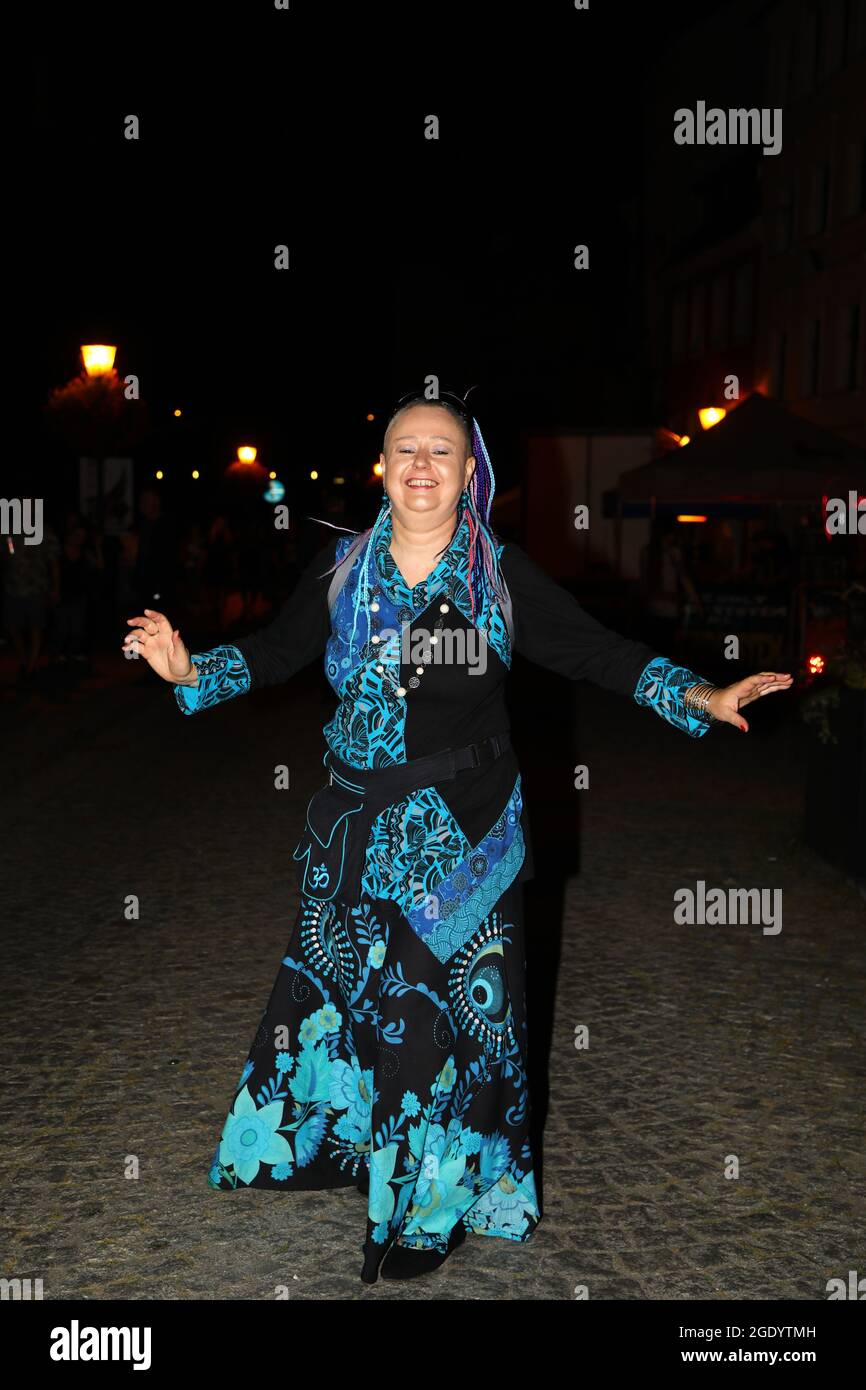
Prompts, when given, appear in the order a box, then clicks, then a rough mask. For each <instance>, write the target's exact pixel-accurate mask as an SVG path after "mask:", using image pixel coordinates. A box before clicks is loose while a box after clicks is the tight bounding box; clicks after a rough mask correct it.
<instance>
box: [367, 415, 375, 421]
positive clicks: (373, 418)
mask: <svg viewBox="0 0 866 1390" xmlns="http://www.w3.org/2000/svg"><path fill="white" fill-rule="evenodd" d="M375 418H376V417H375V415H368V416H367V419H368V420H375Z"/></svg>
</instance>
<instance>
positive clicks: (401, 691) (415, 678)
mask: <svg viewBox="0 0 866 1390" xmlns="http://www.w3.org/2000/svg"><path fill="white" fill-rule="evenodd" d="M416 587H418V586H417V585H416ZM381 592H382V588H381V585H380V584H374V585H373V587H372V588H371V589H370V591H369V600H370V612H371V613H373V614H377V613H378V612H379V606H380V605H379V595H380V594H381ZM441 597H442V601H441V602H440V604H439V616H438V617H437V619H436V622H435V623H434V624H433V631H432V633H431V634H430V643H429V645H430V646H431V647H434V646H436V644H437V643H438V641H439V634H440V633H441V631H442V628H443V627H444V625H445V614H446V613H449V612H450V611H451V605H450V603H449V602H448V599H449V598H450V594H447V593H446V594H443V595H442V596H441ZM404 614H405V615H407V616H406V617H404ZM397 616H398V617H399V618H400V619H401V621H403V622H404V623H405V622H407V621H410V620H411V617H412V614H411V611H410V610H408V609H405V608H401V609H400V610H399V611H398V615H397ZM370 625H371V627H372V629H373V634H372V636H371V638H370V641H371V642H372V643H373V645H374V646H378V645H379V643H380V642H381V640H382V639H381V637H380V636H379V632H378V628H379V619H378V617H375V616H374V617H373V618H372V619H371V621H370ZM420 661H421V665H419V666H416V667H415V674H414V675H412V676H410V677H409V688H410V689H412V690H417V688H418V686H419V685H420V684H421V677H422V676H423V675H424V672H425V671H426V669H427V667H428V666H430V665H431V664H432V662H433V653H432V652H428V651H425V652H424V654H423V655H422V656H421V658H420ZM376 670H377V672H378V673H379V675H380V676H381V675H384V674H385V673H386V668H385V665H384V663H383V662H381V661H379V662H377V663H376ZM399 670H400V661H399V659H398V660H397V662H396V672H397V674H395V672H394V671H393V670H392V669H391V668H390V666H389V667H388V669H387V675H388V678H389V680H390V682H391V685H392V686H393V688H394V694H395V695H396V696H397V698H398V699H400V700H404V699H405V698H406V695H407V689H406V686H405V685H401V684H400V677H399Z"/></svg>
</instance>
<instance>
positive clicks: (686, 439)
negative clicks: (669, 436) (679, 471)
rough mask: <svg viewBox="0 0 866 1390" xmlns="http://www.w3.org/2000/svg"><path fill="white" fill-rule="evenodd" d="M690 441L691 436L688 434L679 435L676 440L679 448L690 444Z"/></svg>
mask: <svg viewBox="0 0 866 1390" xmlns="http://www.w3.org/2000/svg"><path fill="white" fill-rule="evenodd" d="M691 439H692V436H691V435H690V434H681V435H680V437H679V439H678V440H677V443H678V444H679V446H680V448H682V447H683V445H684V444H690V443H691Z"/></svg>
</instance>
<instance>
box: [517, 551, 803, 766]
mask: <svg viewBox="0 0 866 1390" xmlns="http://www.w3.org/2000/svg"><path fill="white" fill-rule="evenodd" d="M501 564H502V572H503V574H504V576H505V580H506V583H507V584H508V589H509V593H510V595H511V600H512V609H513V616H514V648H515V650H516V651H518V652H520V653H521V654H522V655H524V656H526V657H527V658H528V659H529V660H530V661H534V662H536V663H537V664H538V665H539V666H544V667H546V668H547V669H548V670H551V671H558V672H559V673H560V674H561V675H564V676H568V677H569V678H570V679H572V680H589V681H592V682H593V684H595V685H600V686H601V687H602V688H603V689H605V690H610V691H613V692H615V693H616V694H619V695H628V696H631V697H632V698H633V699H635V700H636V701H637V703H638V704H639V705H645V706H647V707H648V708H650V709H653V710H655V712H656V713H657V714H658V715H660V716H661V718H662V719H665V720H667V722H668V723H669V724H673V725H674V726H675V727H676V728H678V729H681V730H682V731H683V732H684V733H688V734H690V735H691V736H692V737H693V738H700V737H702V736H703V735H704V734H705V733H706V732H707V730H708V729H709V727H710V725H711V724H712V723H713V722H715V721H718V722H719V723H726V724H734V725H736V727H737V728H739V729H742V730H743V732H744V733H745V732H746V731H747V730H748V727H749V726H748V724H747V722H746V720H745V719H744V718H743V716H742V715H741V714H740V710H741V709H742V708H743V707H744V706H745V705H748V704H751V702H752V701H753V700H757V699H759V698H760V697H761V696H762V695H769V694H770V693H771V692H772V691H775V690H787V689H789V687H790V685H791V681H792V677H791V676H790V675H787V674H784V673H782V672H778V671H762V672H761V673H760V674H758V675H756V676H748V677H746V679H744V680H739V681H735V682H734V683H733V684H732V685H728V686H725V687H716V686H714V685H713V684H712V683H711V682H709V681H706V680H705V679H704V678H703V677H702V676H700V675H698V674H697V673H696V672H694V671H692V670H691V669H690V668H689V667H688V666H681V665H678V664H677V663H675V662H673V661H671V660H670V659H669V658H668V657H666V656H663V655H662V654H661V653H659V652H656V651H654V650H653V649H652V647H649V646H647V644H646V643H645V642H638V641H635V640H633V639H632V638H630V637H623V636H622V634H621V633H619V632H614V631H613V630H612V629H611V628H608V627H605V626H604V625H603V624H602V623H600V622H599V621H598V619H596V618H593V617H592V616H591V614H589V613H587V612H586V610H585V609H584V608H582V607H581V605H580V604H579V603H578V601H577V599H576V598H574V596H573V595H572V594H570V593H569V592H568V590H567V589H563V588H562V586H561V585H559V584H557V583H556V582H555V581H554V580H553V579H551V578H550V575H548V574H546V573H545V572H544V570H543V569H541V568H540V567H539V566H538V565H536V564H535V562H534V561H533V560H531V559H530V558H529V556H528V555H527V554H526V552H525V551H524V550H522V549H521V548H520V546H517V545H514V544H512V543H508V544H506V545H505V546H503V549H502V555H501Z"/></svg>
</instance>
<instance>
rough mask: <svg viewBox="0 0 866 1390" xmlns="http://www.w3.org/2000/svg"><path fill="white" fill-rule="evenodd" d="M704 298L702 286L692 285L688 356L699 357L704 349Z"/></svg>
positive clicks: (704, 293)
mask: <svg viewBox="0 0 866 1390" xmlns="http://www.w3.org/2000/svg"><path fill="white" fill-rule="evenodd" d="M705 297H706V292H705V288H704V286H703V285H692V289H691V294H690V295H689V356H690V357H700V355H701V353H702V352H703V349H704V332H705V313H704V301H705Z"/></svg>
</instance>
